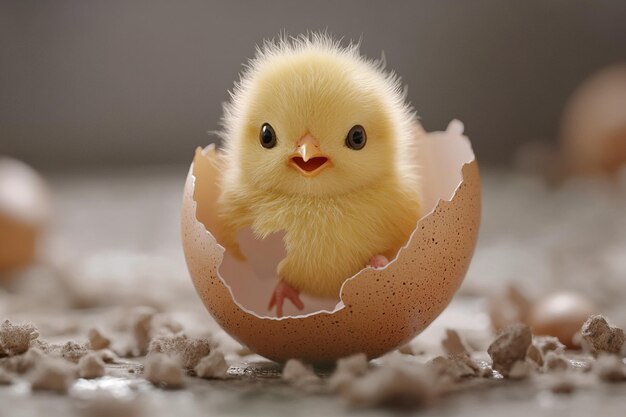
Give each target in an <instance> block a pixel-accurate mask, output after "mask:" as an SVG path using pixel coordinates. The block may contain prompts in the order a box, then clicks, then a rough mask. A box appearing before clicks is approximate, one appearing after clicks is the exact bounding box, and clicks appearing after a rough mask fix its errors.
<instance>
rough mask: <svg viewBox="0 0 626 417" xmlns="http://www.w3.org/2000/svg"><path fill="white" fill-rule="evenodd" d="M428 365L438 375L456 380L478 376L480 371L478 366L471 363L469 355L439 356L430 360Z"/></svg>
mask: <svg viewBox="0 0 626 417" xmlns="http://www.w3.org/2000/svg"><path fill="white" fill-rule="evenodd" d="M428 365H429V366H431V367H432V368H433V370H434V371H435V372H436V373H437V374H438V375H440V376H447V377H450V378H452V380H455V381H460V380H462V379H465V378H468V377H473V376H476V374H477V372H478V366H477V365H476V364H473V363H471V359H470V358H469V356H467V355H450V356H448V357H446V356H438V357H436V358H434V359H433V360H431V361H430V362H428Z"/></svg>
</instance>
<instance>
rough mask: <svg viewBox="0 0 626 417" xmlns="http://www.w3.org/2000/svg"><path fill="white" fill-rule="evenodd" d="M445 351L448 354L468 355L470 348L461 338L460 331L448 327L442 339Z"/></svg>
mask: <svg viewBox="0 0 626 417" xmlns="http://www.w3.org/2000/svg"><path fill="white" fill-rule="evenodd" d="M441 346H442V347H443V350H444V352H446V353H447V354H448V355H468V356H469V350H468V349H467V346H465V344H464V343H463V341H462V340H461V336H459V333H458V332H456V331H455V330H452V329H446V337H445V338H444V339H443V340H442V341H441Z"/></svg>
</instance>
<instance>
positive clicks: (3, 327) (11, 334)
mask: <svg viewBox="0 0 626 417" xmlns="http://www.w3.org/2000/svg"><path fill="white" fill-rule="evenodd" d="M38 337H39V331H38V330H37V328H36V327H35V326H34V325H32V324H31V323H26V324H14V323H11V322H10V321H9V320H5V321H4V322H3V323H2V324H0V357H3V356H14V355H19V354H21V353H24V352H26V351H27V350H28V349H29V348H30V344H31V342H32V341H33V340H35V339H37V338H38Z"/></svg>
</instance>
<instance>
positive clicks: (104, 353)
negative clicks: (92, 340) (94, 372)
mask: <svg viewBox="0 0 626 417" xmlns="http://www.w3.org/2000/svg"><path fill="white" fill-rule="evenodd" d="M96 353H97V355H98V356H100V359H102V361H103V362H104V363H122V362H121V360H120V358H119V357H118V356H117V355H116V354H115V353H114V352H113V351H112V350H109V349H101V350H99V351H97V352H96Z"/></svg>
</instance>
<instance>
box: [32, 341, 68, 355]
mask: <svg viewBox="0 0 626 417" xmlns="http://www.w3.org/2000/svg"><path fill="white" fill-rule="evenodd" d="M30 348H31V349H39V350H40V351H41V352H42V353H45V354H47V355H50V354H55V355H57V356H60V355H61V351H62V350H63V345H62V344H58V343H49V342H48V341H46V340H42V339H35V340H33V341H32V342H31V344H30Z"/></svg>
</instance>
